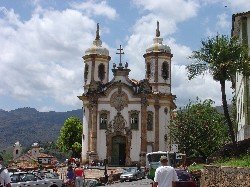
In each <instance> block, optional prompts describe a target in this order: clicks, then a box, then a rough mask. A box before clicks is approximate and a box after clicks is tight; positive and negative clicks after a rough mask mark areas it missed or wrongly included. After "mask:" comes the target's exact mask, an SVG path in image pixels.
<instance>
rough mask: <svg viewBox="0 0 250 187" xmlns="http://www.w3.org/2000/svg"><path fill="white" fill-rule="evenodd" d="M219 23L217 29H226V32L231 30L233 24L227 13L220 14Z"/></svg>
mask: <svg viewBox="0 0 250 187" xmlns="http://www.w3.org/2000/svg"><path fill="white" fill-rule="evenodd" d="M217 19H218V21H217V23H216V27H217V28H220V29H224V30H230V27H231V22H230V21H229V20H230V19H229V16H228V15H227V14H225V13H223V14H219V15H218V16H217Z"/></svg>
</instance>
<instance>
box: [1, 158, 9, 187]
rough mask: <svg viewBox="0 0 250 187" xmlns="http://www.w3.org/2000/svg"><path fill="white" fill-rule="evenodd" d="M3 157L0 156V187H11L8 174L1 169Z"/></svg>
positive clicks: (5, 170)
mask: <svg viewBox="0 0 250 187" xmlns="http://www.w3.org/2000/svg"><path fill="white" fill-rule="evenodd" d="M2 164H3V157H2V156H1V155H0V187H11V184H10V182H11V179H10V174H9V172H8V170H7V169H5V168H4V167H3V165H2Z"/></svg>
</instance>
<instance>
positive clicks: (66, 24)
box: [0, 7, 96, 111]
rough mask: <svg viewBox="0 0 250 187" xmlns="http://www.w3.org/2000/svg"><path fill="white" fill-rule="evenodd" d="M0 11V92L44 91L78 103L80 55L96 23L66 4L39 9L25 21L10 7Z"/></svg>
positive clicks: (20, 95)
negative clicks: (65, 5) (66, 7)
mask: <svg viewBox="0 0 250 187" xmlns="http://www.w3.org/2000/svg"><path fill="white" fill-rule="evenodd" d="M1 13H2V14H3V18H0V27H1V30H0V43H1V45H0V50H1V56H0V61H1V66H0V74H1V80H0V88H4V90H2V89H1V91H0V94H1V96H4V95H9V96H11V97H13V98H15V99H19V100H28V99H29V98H30V97H32V98H36V99H37V101H39V100H40V99H41V98H43V97H44V96H45V95H46V96H47V97H48V98H50V99H52V100H56V102H57V103H60V104H63V105H68V106H78V107H80V106H81V102H80V101H79V99H78V98H77V97H76V96H77V95H81V94H82V93H83V90H82V89H81V88H82V87H81V85H82V84H83V78H82V72H83V62H82V59H81V57H82V55H83V54H84V50H85V49H86V48H88V47H90V46H91V43H92V40H93V38H94V36H93V35H94V34H95V30H96V23H95V22H94V21H93V20H92V19H90V18H88V17H87V16H84V15H83V14H82V13H80V12H79V11H76V10H72V9H66V10H64V11H61V12H60V11H56V10H44V9H40V10H39V11H34V13H33V14H32V16H31V18H30V19H29V20H27V21H21V20H20V18H19V16H18V15H17V14H15V12H14V11H13V10H7V9H6V8H3V7H2V8H1ZM79 67H80V68H79ZM79 88H80V89H79ZM50 108H52V107H48V109H50ZM41 110H42V111H44V110H46V107H44V108H41Z"/></svg>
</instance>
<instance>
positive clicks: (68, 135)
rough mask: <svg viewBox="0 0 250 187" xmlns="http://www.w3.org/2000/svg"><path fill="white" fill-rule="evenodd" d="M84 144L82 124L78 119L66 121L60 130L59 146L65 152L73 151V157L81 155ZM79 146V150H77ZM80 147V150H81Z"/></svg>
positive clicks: (73, 118)
mask: <svg viewBox="0 0 250 187" xmlns="http://www.w3.org/2000/svg"><path fill="white" fill-rule="evenodd" d="M81 142H82V123H81V121H80V119H78V118H76V117H70V118H68V119H66V121H65V122H64V125H63V127H62V128H61V130H60V134H59V137H58V139H57V145H58V147H59V149H60V150H61V151H63V152H67V151H72V156H76V155H78V156H79V155H80V153H81ZM76 145H78V146H77V147H78V149H76V148H75V147H76ZM79 146H80V148H79Z"/></svg>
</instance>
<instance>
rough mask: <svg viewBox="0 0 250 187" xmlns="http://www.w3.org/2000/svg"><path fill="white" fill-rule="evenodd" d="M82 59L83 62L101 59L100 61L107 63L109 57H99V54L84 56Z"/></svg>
mask: <svg viewBox="0 0 250 187" xmlns="http://www.w3.org/2000/svg"><path fill="white" fill-rule="evenodd" d="M82 58H83V59H84V60H85V61H86V60H88V59H89V60H91V59H92V58H95V59H101V60H108V61H110V60H111V57H110V56H106V55H99V54H89V55H84V56H83V57H82Z"/></svg>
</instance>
